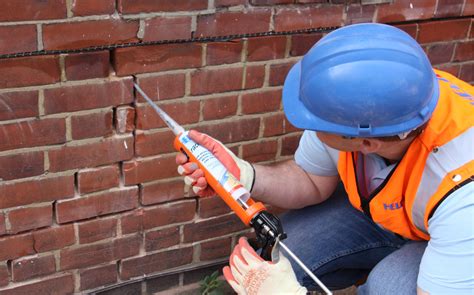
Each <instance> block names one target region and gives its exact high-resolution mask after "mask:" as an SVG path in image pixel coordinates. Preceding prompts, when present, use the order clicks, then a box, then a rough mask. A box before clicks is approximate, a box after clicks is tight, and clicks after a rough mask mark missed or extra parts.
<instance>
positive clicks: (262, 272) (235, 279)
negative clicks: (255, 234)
mask: <svg viewBox="0 0 474 295" xmlns="http://www.w3.org/2000/svg"><path fill="white" fill-rule="evenodd" d="M229 262H230V267H229V266H226V267H224V269H223V271H224V277H225V279H226V280H227V282H228V283H229V284H230V286H231V287H232V288H233V289H234V291H235V292H237V294H246V295H258V294H263V295H266V294H301V295H303V294H306V293H307V289H306V288H305V287H302V286H301V285H300V284H299V283H298V281H297V280H296V276H295V273H294V272H293V269H292V268H291V264H290V262H289V261H288V259H287V258H286V257H285V256H283V255H282V254H281V253H280V260H279V261H278V262H276V263H273V262H268V261H265V260H263V259H262V258H261V257H260V256H258V254H257V253H255V251H254V250H253V249H252V247H251V246H250V245H249V244H248V242H247V240H246V239H245V238H240V239H239V244H238V245H237V246H235V248H234V251H233V252H232V254H231V256H230V259H229Z"/></svg>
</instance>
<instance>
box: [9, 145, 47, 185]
mask: <svg viewBox="0 0 474 295" xmlns="http://www.w3.org/2000/svg"><path fill="white" fill-rule="evenodd" d="M43 172H44V153H43V152H35V151H33V152H25V153H22V154H14V155H6V156H0V179H3V180H11V179H18V178H24V177H30V176H36V175H40V174H43Z"/></svg>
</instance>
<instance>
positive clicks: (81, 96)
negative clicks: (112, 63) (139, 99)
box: [44, 78, 133, 114]
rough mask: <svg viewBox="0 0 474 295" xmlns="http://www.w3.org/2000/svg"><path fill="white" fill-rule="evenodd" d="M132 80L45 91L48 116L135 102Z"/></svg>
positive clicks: (45, 106)
mask: <svg viewBox="0 0 474 295" xmlns="http://www.w3.org/2000/svg"><path fill="white" fill-rule="evenodd" d="M132 87H133V86H132V79H130V78H128V79H123V80H119V81H111V82H104V83H100V84H85V85H77V86H68V87H59V88H52V89H45V91H44V111H45V113H46V114H54V113H62V112H75V111H82V110H89V109H97V108H104V107H110V106H116V105H121V104H127V103H131V102H132V101H133V91H132Z"/></svg>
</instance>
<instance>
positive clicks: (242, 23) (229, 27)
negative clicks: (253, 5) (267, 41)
mask: <svg viewBox="0 0 474 295" xmlns="http://www.w3.org/2000/svg"><path fill="white" fill-rule="evenodd" d="M270 17H271V9H268V8H258V9H252V10H248V11H243V12H218V13H215V14H208V15H199V16H198V19H197V29H196V32H195V37H204V36H227V35H237V34H247V33H258V32H267V31H269V30H270Z"/></svg>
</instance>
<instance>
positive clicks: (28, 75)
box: [0, 55, 61, 88]
mask: <svg viewBox="0 0 474 295" xmlns="http://www.w3.org/2000/svg"><path fill="white" fill-rule="evenodd" d="M32 73H34V74H32ZM60 77H61V71H60V68H59V57H58V56H55V55H47V56H35V57H18V58H12V59H0V88H11V87H22V86H31V85H44V84H50V83H55V82H58V81H59V80H60Z"/></svg>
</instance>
